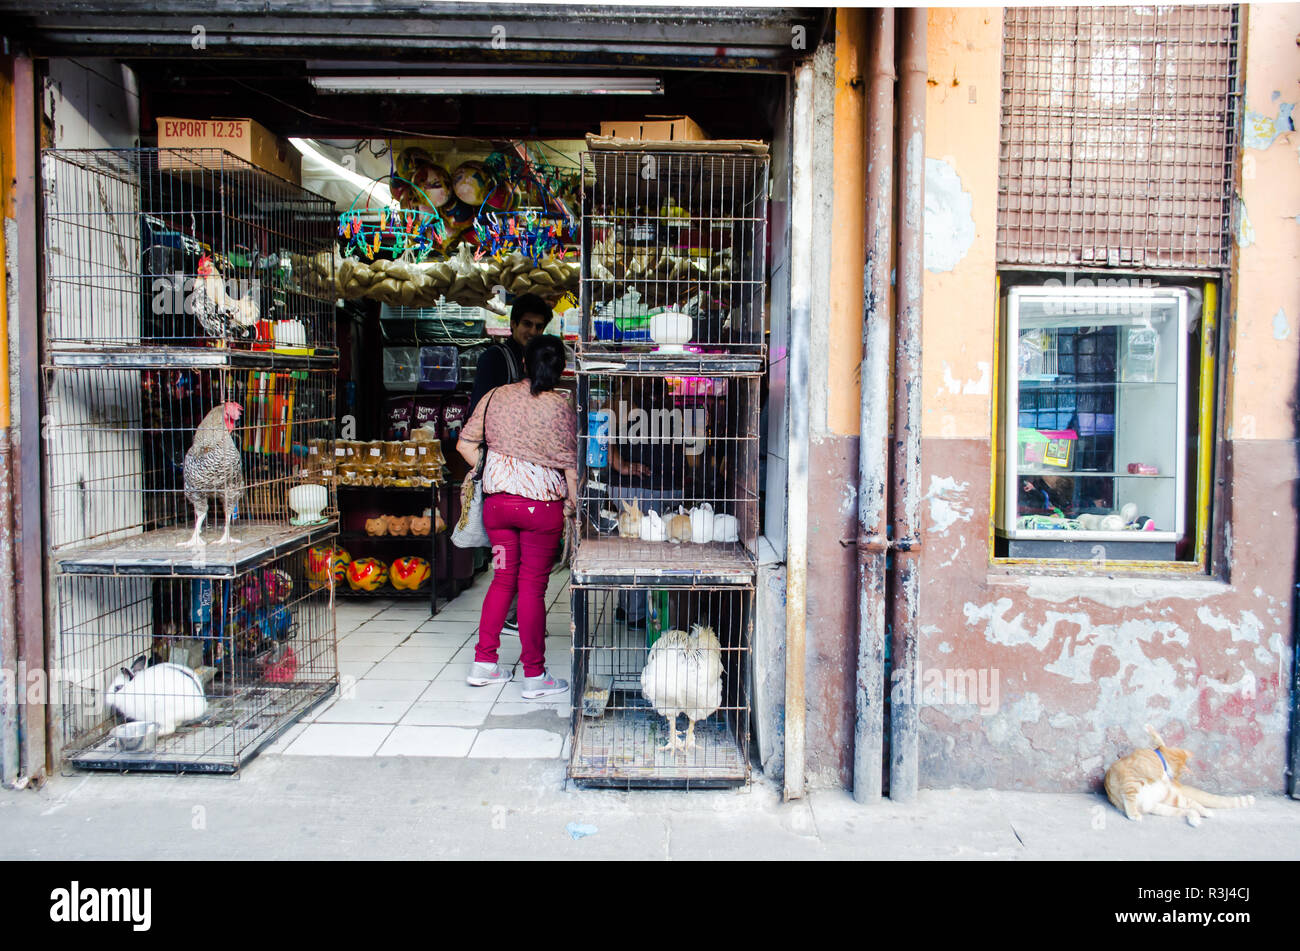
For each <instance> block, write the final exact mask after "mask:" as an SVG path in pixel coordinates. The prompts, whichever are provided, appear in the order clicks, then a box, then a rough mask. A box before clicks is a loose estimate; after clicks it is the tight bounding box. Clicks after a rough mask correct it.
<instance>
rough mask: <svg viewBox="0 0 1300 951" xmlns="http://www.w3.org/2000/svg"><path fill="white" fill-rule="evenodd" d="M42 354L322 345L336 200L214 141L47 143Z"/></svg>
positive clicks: (330, 307) (328, 340)
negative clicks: (206, 144)
mask: <svg viewBox="0 0 1300 951" xmlns="http://www.w3.org/2000/svg"><path fill="white" fill-rule="evenodd" d="M42 177H43V188H44V206H45V215H44V237H45V255H44V264H45V286H46V293H45V342H46V348H47V355H48V354H50V353H60V352H68V351H74V352H75V351H83V350H90V351H93V352H96V353H98V354H100V355H101V357H103V356H105V355H117V356H120V357H122V358H123V359H126V360H128V361H138V360H140V359H142V355H141V353H140V350H141V348H145V349H146V350H147V349H150V348H155V347H169V348H185V349H193V350H201V349H210V348H218V349H223V350H229V351H233V352H235V353H238V354H277V353H279V354H286V353H287V354H297V355H303V354H310V355H317V356H323V355H333V354H335V353H336V352H337V351H336V349H335V340H334V312H333V311H334V300H335V298H336V296H337V293H336V290H335V286H334V230H335V223H336V219H335V215H334V206H333V203H332V202H330V201H329V199H326V198H322V197H321V196H319V195H316V194H314V193H312V192H308V191H305V190H303V189H302V188H300V187H298V186H297V185H294V184H292V183H290V182H287V181H285V180H284V179H281V178H277V177H276V176H274V175H272V174H270V173H268V172H265V171H263V170H261V169H259V168H257V167H256V166H254V165H252V164H250V163H248V162H245V161H243V160H242V159H239V158H236V157H235V156H233V155H231V154H230V153H228V152H225V151H222V150H219V149H47V150H46V151H45V152H44V155H43V163H42Z"/></svg>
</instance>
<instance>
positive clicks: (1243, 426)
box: [1227, 3, 1300, 439]
mask: <svg viewBox="0 0 1300 951" xmlns="http://www.w3.org/2000/svg"><path fill="white" fill-rule="evenodd" d="M1297 37H1300V5H1297V4H1294V3H1278V4H1252V5H1251V6H1250V7H1249V8H1248V10H1247V23H1246V43H1245V69H1244V80H1245V109H1246V115H1245V120H1246V121H1245V130H1244V135H1243V142H1242V144H1243V146H1244V148H1243V152H1242V161H1241V190H1240V197H1241V199H1242V203H1243V204H1244V212H1245V215H1244V218H1243V219H1241V223H1240V226H1239V229H1238V241H1239V244H1238V258H1237V262H1238V266H1237V301H1236V303H1237V307H1236V314H1237V320H1236V326H1235V328H1234V335H1233V342H1232V346H1233V352H1232V354H1231V362H1230V364H1229V380H1230V387H1231V401H1230V403H1229V407H1230V408H1229V413H1228V418H1227V423H1228V426H1229V429H1228V433H1229V436H1230V437H1231V438H1232V439H1293V438H1295V436H1296V433H1295V424H1294V422H1293V420H1294V409H1293V407H1292V405H1291V399H1292V398H1293V396H1294V394H1295V392H1296V363H1297V359H1296V354H1297V343H1298V342H1300V269H1298V268H1297V262H1300V133H1297V132H1295V131H1293V130H1288V129H1286V125H1287V123H1286V122H1285V120H1284V119H1283V116H1284V114H1285V112H1286V106H1287V105H1289V106H1290V107H1291V109H1293V110H1294V109H1296V108H1297V107H1298V106H1300V51H1297V48H1296V38H1297ZM1292 115H1293V118H1292V124H1294V121H1295V119H1294V113H1292ZM1237 210H1238V215H1239V216H1241V213H1242V211H1243V206H1242V205H1239V206H1238V209H1237Z"/></svg>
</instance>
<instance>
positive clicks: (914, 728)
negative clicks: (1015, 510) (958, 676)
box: [889, 8, 926, 801]
mask: <svg viewBox="0 0 1300 951" xmlns="http://www.w3.org/2000/svg"><path fill="white" fill-rule="evenodd" d="M899 12H900V14H901V15H900V17H899V21H900V22H899V31H898V37H899V45H900V47H901V48H900V49H899V53H898V73H899V76H898V105H899V108H898V188H899V206H898V254H897V262H898V317H897V323H896V324H895V328H894V438H893V447H892V449H893V453H892V456H893V458H892V460H891V462H892V465H893V471H892V472H891V480H892V482H893V489H894V491H893V493H892V494H891V498H890V501H891V503H892V510H891V511H892V515H893V519H892V522H893V529H894V532H893V534H894V537H893V542H892V546H891V547H892V548H893V551H894V564H893V572H892V577H891V579H890V586H889V598H890V611H891V622H892V628H893V630H892V644H891V646H892V651H891V654H892V670H891V672H890V684H891V686H893V685H897V686H898V688H899V689H897V690H894V697H893V703H892V704H891V706H890V718H889V724H890V734H889V798H890V799H897V800H900V801H907V800H910V799H912V798H913V797H915V796H916V788H917V781H918V772H919V770H918V762H917V760H918V757H919V753H920V743H919V737H920V719H919V712H920V702H919V701H920V697H919V696H918V693H919V689H918V688H919V685H920V673H921V672H920V667H919V661H920V657H919V647H918V644H917V616H918V608H919V595H920V590H919V589H920V570H919V569H920V558H921V552H920V549H921V536H920V529H921V525H920V514H921V285H922V279H923V276H924V264H925V261H924V256H923V251H922V239H923V236H924V232H925V224H924V220H923V215H924V211H925V91H926V86H925V77H926V58H925V14H926V11H925V9H924V8H921V9H917V8H911V9H907V10H901V11H899Z"/></svg>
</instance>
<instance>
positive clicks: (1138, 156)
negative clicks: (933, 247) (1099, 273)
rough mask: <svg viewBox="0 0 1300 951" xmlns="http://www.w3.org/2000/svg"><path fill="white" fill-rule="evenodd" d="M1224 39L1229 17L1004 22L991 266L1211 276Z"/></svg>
mask: <svg viewBox="0 0 1300 951" xmlns="http://www.w3.org/2000/svg"><path fill="white" fill-rule="evenodd" d="M1237 38H1238V15H1237V8H1236V7H1235V6H1182V7H1179V6H1161V7H1050V8H1049V7H1012V8H1009V9H1007V10H1006V11H1005V19H1004V28H1003V80H1002V130H1001V150H1000V158H999V166H998V238H997V251H998V261H999V263H1001V264H1006V265H1070V264H1075V265H1090V266H1111V267H1142V268H1187V269H1212V268H1219V267H1222V266H1224V265H1225V264H1226V262H1227V255H1228V249H1229V241H1230V240H1231V231H1232V228H1231V210H1232V180H1233V176H1232V168H1233V159H1234V153H1235V149H1236V145H1237V135H1236V126H1237V104H1238V97H1239V91H1238V83H1237Z"/></svg>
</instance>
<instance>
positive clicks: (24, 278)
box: [9, 56, 50, 783]
mask: <svg viewBox="0 0 1300 951" xmlns="http://www.w3.org/2000/svg"><path fill="white" fill-rule="evenodd" d="M40 128H41V126H40V73H39V71H38V69H37V66H36V63H35V61H34V60H33V59H32V58H31V57H30V56H18V57H15V59H14V177H15V179H16V186H15V190H14V198H15V203H14V204H15V207H14V211H15V214H16V217H17V219H18V233H19V234H21V235H23V236H24V240H23V242H22V243H21V244H20V246H19V247H18V248H17V249H16V255H15V257H16V258H17V281H18V307H17V312H16V313H10V315H9V321H10V323H11V324H12V323H14V322H15V321H16V322H17V324H18V368H19V372H18V406H17V411H18V412H17V416H18V425H17V426H13V425H11V426H10V429H9V438H10V446H11V452H12V456H11V458H12V459H13V461H14V462H15V463H16V465H15V466H14V469H13V472H12V474H13V476H14V478H13V481H12V483H11V484H12V486H13V488H14V490H15V491H14V501H13V524H14V565H15V572H14V590H15V593H16V595H17V599H16V600H17V603H16V606H15V610H16V612H17V615H18V623H17V624H16V625H15V627H16V631H17V640H18V658H17V660H18V664H19V665H20V667H21V669H25V671H26V674H27V676H32V675H33V674H36V675H42V674H44V673H45V672H46V671H47V669H48V668H47V665H46V644H45V592H44V583H45V581H44V570H45V549H44V538H43V536H42V532H41V527H42V515H43V509H44V506H43V502H42V498H41V411H40V366H41V358H40V347H39V333H40V311H39V309H38V304H37V301H38V294H39V291H38V288H37V285H38V283H39V280H40V273H41V270H40V260H39V257H38V252H37V247H38V243H39V241H40V240H41V239H40V212H39V209H38V201H39V198H40V192H39V188H40V168H39V161H40V158H39V156H40V142H39V139H38V135H39V131H40ZM47 686H48V683H47ZM48 709H49V708H48V707H39V706H35V705H28V706H26V707H25V708H23V709H21V710H20V716H19V724H20V730H21V732H20V734H19V749H18V755H19V761H18V770H19V780H18V781H19V782H20V783H23V782H27V781H32V782H38V783H39V782H42V781H43V780H44V777H45V768H46V764H47V763H48V762H49V758H50V748H49V746H48V740H49V739H50V738H49V737H48V735H47V732H46V720H45V715H46V713H47V711H48Z"/></svg>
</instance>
